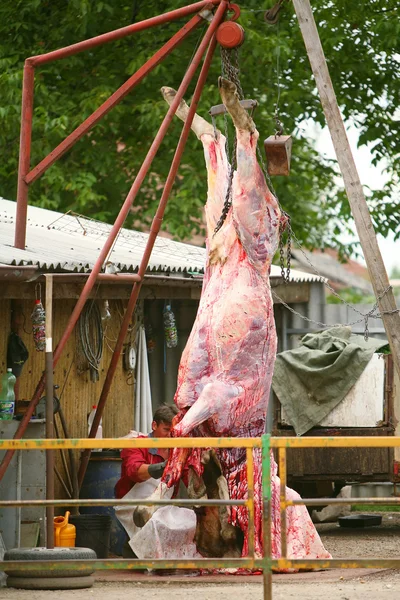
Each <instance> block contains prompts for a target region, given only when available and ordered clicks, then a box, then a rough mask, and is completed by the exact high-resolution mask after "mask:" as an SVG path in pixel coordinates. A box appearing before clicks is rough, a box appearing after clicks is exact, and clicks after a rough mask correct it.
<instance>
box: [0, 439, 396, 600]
mask: <svg viewBox="0 0 400 600" xmlns="http://www.w3.org/2000/svg"><path fill="white" fill-rule="evenodd" d="M139 447H140V448H245V449H246V460H247V478H248V494H247V499H244V500H195V503H196V505H198V506H223V505H225V506H235V505H236V506H246V507H247V509H248V511H249V520H248V523H249V529H248V539H249V556H247V557H245V558H237V559H220V558H215V559H214V558H212V559H210V558H209V559H207V558H204V559H199V560H181V559H175V560H174V559H169V560H161V559H155V560H137V559H135V560H127V559H121V560H119V559H110V560H93V561H83V560H74V561H7V570H12V571H25V572H27V571H29V572H32V573H33V572H37V571H40V570H42V569H46V571H55V570H58V571H62V570H63V569H68V570H71V568H72V569H76V570H77V571H79V570H80V569H84V568H85V569H86V568H87V567H91V568H93V569H94V570H104V569H120V570H121V569H126V570H131V569H145V568H148V569H171V568H174V569H176V568H178V569H199V568H202V569H216V568H218V569H221V568H245V569H259V570H261V571H262V573H263V586H264V600H272V572H273V571H274V570H283V569H307V570H310V569H327V568H358V567H364V568H399V567H400V559H384V558H372V559H329V560H326V559H324V560H314V559H290V558H289V557H287V540H286V509H287V507H288V506H294V505H301V504H306V505H308V506H313V505H314V506H315V505H321V504H325V505H329V504H355V503H358V502H359V501H360V500H359V499H358V498H353V499H351V498H350V499H349V498H326V499H321V498H317V499H308V498H305V499H301V500H286V450H287V449H288V448H307V447H319V448H327V447H329V448H339V447H375V448H377V447H379V448H382V447H386V448H387V447H392V448H393V447H400V438H397V437H380V438H378V437H362V438H361V437H357V438H356V437H353V438H345V437H342V438H340V437H337V438H328V437H326V438H322V437H321V438H317V437H315V438H312V437H298V438H284V437H282V438H271V436H269V435H264V436H262V438H180V439H176V438H174V439H171V438H163V439H155V438H151V439H150V438H147V439H146V438H140V439H133V440H124V439H99V440H96V439H72V440H0V450H1V449H4V450H8V449H13V450H48V449H52V450H54V449H63V448H73V449H88V448H117V449H120V448H139ZM256 448H258V449H259V448H261V451H262V490H263V542H264V556H263V557H260V558H258V557H256V556H255V552H254V460H253V450H254V449H256ZM271 449H277V450H278V465H279V476H280V481H281V484H280V510H281V525H282V526H281V548H282V556H281V558H277V559H273V558H272V557H271V471H270V469H271ZM66 503H68V505H69V506H73V505H77V506H110V505H112V506H115V505H125V506H126V505H130V506H135V505H141V506H146V505H147V506H149V505H152V506H153V505H159V506H165V505H177V506H193V503H194V501H193V500H190V499H175V500H158V501H154V500H151V501H150V500H147V501H146V500H113V499H112V500H104V499H101V500H36V501H35V500H24V501H17V500H15V501H5V500H3V501H1V500H0V506H3V507H12V506H35V505H40V506H43V505H45V506H63V507H64V506H65V505H66ZM399 503H400V498H379V499H377V498H363V504H378V505H382V504H393V505H396V504H399Z"/></svg>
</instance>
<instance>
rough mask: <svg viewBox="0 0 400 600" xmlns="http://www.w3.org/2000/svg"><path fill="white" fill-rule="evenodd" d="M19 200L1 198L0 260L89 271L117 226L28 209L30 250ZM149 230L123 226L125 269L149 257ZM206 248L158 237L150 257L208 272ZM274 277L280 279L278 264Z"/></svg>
mask: <svg viewBox="0 0 400 600" xmlns="http://www.w3.org/2000/svg"><path fill="white" fill-rule="evenodd" d="M15 214H16V203H15V202H12V201H10V200H5V199H4V198H0V263H3V264H6V265H17V266H22V265H37V266H38V267H39V268H40V269H42V270H43V271H68V272H76V273H84V272H88V271H90V270H91V269H92V268H93V265H94V263H95V261H96V259H97V257H98V255H99V252H100V250H101V248H102V247H103V245H104V242H105V240H106V238H107V236H108V234H109V232H110V230H111V227H112V226H111V225H108V224H107V223H102V222H100V221H94V220H92V219H89V218H87V217H82V216H80V215H75V214H72V213H66V214H63V213H59V212H55V211H51V210H47V209H43V208H38V207H36V206H29V207H28V219H27V230H26V248H25V250H19V249H17V248H14V246H13V244H14V231H15ZM147 239H148V234H147V233H142V232H140V231H134V230H131V229H122V230H121V232H120V234H119V236H118V239H117V241H116V243H115V245H114V248H113V251H112V255H111V257H110V260H111V261H112V262H113V263H114V264H115V265H116V266H117V267H118V268H119V269H121V271H125V272H126V271H130V272H132V271H135V270H136V269H137V268H138V266H139V263H140V260H141V258H142V256H143V252H144V249H145V246H146V242H147ZM205 257H206V251H205V248H200V247H199V246H193V245H191V244H183V243H181V242H174V241H172V240H169V239H166V238H163V237H157V239H156V242H155V244H154V249H153V252H152V255H151V257H150V261H149V268H148V270H149V271H153V272H157V271H159V272H172V273H179V272H180V273H182V277H185V273H188V272H193V273H199V274H200V273H202V272H203V270H204V263H205ZM271 277H280V268H279V267H276V266H274V265H273V266H272V270H271ZM290 279H291V281H293V282H301V281H322V279H321V278H320V277H318V276H316V275H315V276H314V275H312V274H310V273H303V272H301V271H296V270H292V271H291V277H290Z"/></svg>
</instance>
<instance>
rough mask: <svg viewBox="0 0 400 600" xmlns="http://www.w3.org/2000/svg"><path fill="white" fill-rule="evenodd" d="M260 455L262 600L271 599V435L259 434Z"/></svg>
mask: <svg viewBox="0 0 400 600" xmlns="http://www.w3.org/2000/svg"><path fill="white" fill-rule="evenodd" d="M261 443H262V449H261V453H262V454H261V456H262V489H263V541H264V556H263V563H264V564H263V590H264V600H272V569H271V553H272V540H271V436H270V435H269V434H265V435H263V436H261Z"/></svg>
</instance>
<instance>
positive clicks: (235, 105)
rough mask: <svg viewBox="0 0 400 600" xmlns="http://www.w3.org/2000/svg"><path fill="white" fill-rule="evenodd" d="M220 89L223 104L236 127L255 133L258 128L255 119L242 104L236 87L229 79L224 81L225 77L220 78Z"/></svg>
mask: <svg viewBox="0 0 400 600" xmlns="http://www.w3.org/2000/svg"><path fill="white" fill-rule="evenodd" d="M218 87H219V93H220V94H221V99H222V102H223V103H224V105H225V107H226V109H227V111H228V113H229V114H230V115H231V117H232V121H233V124H234V125H235V127H236V128H237V129H240V130H243V131H250V132H251V133H252V132H253V131H255V128H256V127H255V125H254V122H253V119H252V118H251V117H250V115H249V113H248V112H247V110H246V109H245V108H243V106H242V105H241V104H240V100H239V96H238V93H237V89H236V85H235V84H234V83H232V82H231V81H229V80H228V79H224V77H218Z"/></svg>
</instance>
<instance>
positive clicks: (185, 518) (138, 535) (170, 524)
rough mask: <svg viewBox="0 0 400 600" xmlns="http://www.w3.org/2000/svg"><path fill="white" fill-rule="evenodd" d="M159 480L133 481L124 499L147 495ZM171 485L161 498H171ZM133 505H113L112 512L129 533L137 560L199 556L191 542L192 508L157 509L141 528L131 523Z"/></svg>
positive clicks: (192, 530) (192, 533) (194, 520)
mask: <svg viewBox="0 0 400 600" xmlns="http://www.w3.org/2000/svg"><path fill="white" fill-rule="evenodd" d="M158 484H159V480H157V479H154V478H150V479H148V480H147V481H143V482H142V483H136V484H135V485H134V486H133V488H132V489H130V490H129V492H128V493H127V494H125V496H124V500H128V499H129V500H136V499H144V498H148V497H149V496H151V494H152V493H153V492H154V491H155V489H156V488H157V486H158ZM172 493H173V488H170V489H168V492H167V494H166V495H165V496H164V498H171V496H172ZM135 508H136V506H132V507H131V506H115V507H114V509H115V514H116V516H117V518H118V520H119V521H120V523H121V525H122V526H123V527H124V528H125V530H126V532H127V534H128V535H129V538H130V539H129V545H130V547H131V548H132V550H133V552H134V553H135V554H136V556H137V557H138V558H139V559H146V558H148V559H153V558H166V559H168V558H202V556H201V555H200V554H199V553H198V552H197V549H196V545H195V543H194V535H195V533H196V515H195V513H194V511H193V510H190V509H188V508H179V507H178V506H163V507H161V508H159V509H158V510H157V511H156V512H155V513H154V514H153V516H152V517H151V519H150V520H149V521H148V522H147V523H146V525H145V526H144V527H142V528H140V527H137V526H136V525H135V523H134V522H133V511H134V510H135Z"/></svg>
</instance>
